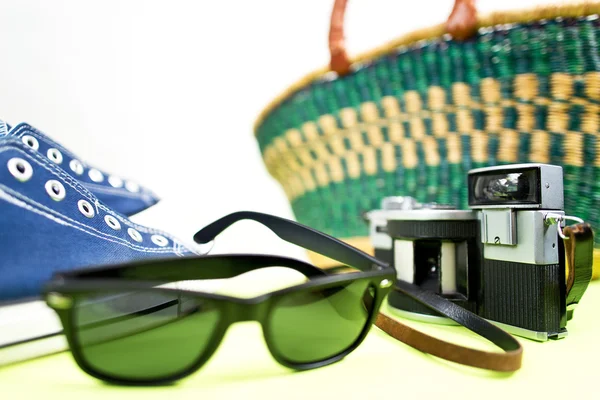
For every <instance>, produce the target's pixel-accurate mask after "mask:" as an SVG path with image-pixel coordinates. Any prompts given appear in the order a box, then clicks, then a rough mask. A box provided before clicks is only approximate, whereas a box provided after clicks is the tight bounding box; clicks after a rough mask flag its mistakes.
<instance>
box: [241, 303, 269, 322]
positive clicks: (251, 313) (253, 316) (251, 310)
mask: <svg viewBox="0 0 600 400" xmlns="http://www.w3.org/2000/svg"><path fill="white" fill-rule="evenodd" d="M268 310H269V302H268V301H261V302H258V303H240V304H238V305H237V307H235V312H234V314H235V315H234V316H233V318H234V319H235V322H245V321H262V320H264V319H265V317H266V315H267V313H268Z"/></svg>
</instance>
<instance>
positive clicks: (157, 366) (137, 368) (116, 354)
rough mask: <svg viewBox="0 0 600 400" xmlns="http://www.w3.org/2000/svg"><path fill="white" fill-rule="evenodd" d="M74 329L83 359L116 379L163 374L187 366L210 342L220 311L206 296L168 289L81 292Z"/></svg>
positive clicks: (76, 307) (165, 376) (190, 364)
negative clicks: (171, 291)
mask: <svg viewBox="0 0 600 400" xmlns="http://www.w3.org/2000/svg"><path fill="white" fill-rule="evenodd" d="M74 312H75V316H74V317H75V319H74V323H73V324H74V331H75V335H76V340H77V344H78V348H79V354H80V355H81V357H82V358H83V359H84V360H85V362H86V363H87V365H88V366H89V367H90V368H92V369H93V370H95V371H97V372H99V373H102V374H104V375H108V376H111V377H113V378H119V379H129V380H148V379H161V378H162V379H165V378H168V377H170V376H172V375H175V374H178V373H180V372H183V371H185V370H186V369H188V368H190V367H191V366H192V365H193V364H194V362H195V361H197V360H198V358H199V357H201V355H202V354H203V353H204V351H205V350H206V348H207V346H208V344H209V343H210V341H211V339H212V336H213V333H214V332H215V328H216V326H217V322H218V320H219V312H218V309H217V308H216V307H215V305H214V303H213V302H211V301H207V300H204V299H198V298H193V297H185V296H179V295H177V294H170V293H167V292H159V291H154V292H151V291H148V292H129V293H103V294H94V295H91V296H87V297H85V298H79V299H78V300H77V302H76V305H75V310H74Z"/></svg>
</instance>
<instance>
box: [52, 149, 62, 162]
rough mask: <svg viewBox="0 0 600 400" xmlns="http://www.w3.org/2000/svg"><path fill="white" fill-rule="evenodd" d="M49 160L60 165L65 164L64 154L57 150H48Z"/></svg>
mask: <svg viewBox="0 0 600 400" xmlns="http://www.w3.org/2000/svg"><path fill="white" fill-rule="evenodd" d="M48 158H49V159H50V161H52V162H54V163H55V164H60V163H62V162H63V156H62V153H61V152H60V151H58V150H56V149H48Z"/></svg>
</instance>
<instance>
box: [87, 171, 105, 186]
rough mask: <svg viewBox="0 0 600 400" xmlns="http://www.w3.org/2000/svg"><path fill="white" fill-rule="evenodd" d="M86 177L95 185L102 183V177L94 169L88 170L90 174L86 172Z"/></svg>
mask: <svg viewBox="0 0 600 400" xmlns="http://www.w3.org/2000/svg"><path fill="white" fill-rule="evenodd" d="M88 175H89V177H90V179H91V180H92V181H94V182H96V183H100V182H102V181H104V175H103V174H102V172H100V171H98V170H97V169H95V168H92V169H90V172H88Z"/></svg>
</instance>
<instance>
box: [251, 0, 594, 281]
mask: <svg viewBox="0 0 600 400" xmlns="http://www.w3.org/2000/svg"><path fill="white" fill-rule="evenodd" d="M344 6H345V1H341V0H336V5H335V8H334V12H333V14H332V29H331V31H330V49H331V51H332V62H331V63H330V66H329V67H327V68H323V69H321V70H319V71H315V72H313V73H311V74H310V75H308V76H307V77H305V78H304V79H302V80H301V81H299V82H297V83H296V84H294V85H293V86H292V87H291V88H289V89H288V90H286V91H285V92H284V93H283V94H282V95H281V96H280V97H278V98H277V99H275V100H274V101H273V102H272V103H271V104H270V105H269V106H268V107H267V108H266V109H265V110H264V111H263V112H262V114H261V115H260V116H259V118H258V120H257V122H256V125H255V133H256V138H257V141H258V143H259V146H260V149H261V153H262V156H263V160H264V162H265V165H266V167H267V169H268V171H269V172H270V173H271V175H272V176H273V177H274V178H275V179H277V180H278V181H279V182H280V184H281V185H282V186H283V189H284V190H285V193H286V195H287V197H288V198H289V201H290V202H291V205H292V208H293V211H294V214H295V216H296V218H297V220H298V221H299V222H301V223H304V224H306V225H309V226H312V227H314V228H316V229H318V230H321V231H324V232H327V233H329V234H331V235H334V236H336V237H339V238H341V239H343V240H345V241H347V242H349V243H351V244H354V245H356V246H357V247H360V248H362V249H363V250H367V251H371V249H370V246H369V240H368V237H367V235H368V226H367V224H366V223H365V221H364V220H363V218H362V215H363V213H364V212H366V211H368V210H372V209H375V208H379V206H380V201H381V198H382V197H384V196H389V195H409V196H414V197H416V198H417V199H418V200H420V201H422V202H439V203H450V204H454V205H455V206H457V207H460V208H467V186H466V174H467V171H468V170H470V169H472V168H478V167H484V166H489V165H499V164H508V163H517V162H543V163H551V164H556V165H560V166H562V167H563V169H564V178H565V181H564V185H565V211H566V212H567V213H568V214H569V215H575V216H578V217H581V218H583V219H585V220H586V221H589V222H590V223H592V226H593V227H594V228H596V229H597V227H600V142H599V140H598V136H599V132H600V115H599V112H600V49H599V48H598V47H599V45H600V19H598V16H597V15H596V14H597V13H600V2H587V3H581V4H569V5H558V6H552V7H543V8H536V9H532V10H525V11H518V12H503V13H495V14H491V15H488V16H485V17H481V16H476V14H475V9H474V6H473V0H457V1H456V3H455V7H454V11H453V14H452V15H451V17H450V18H449V20H448V22H447V23H446V24H440V25H438V26H434V27H432V28H430V29H425V30H421V31H417V32H413V33H411V34H409V35H407V36H404V37H401V38H399V39H397V40H395V41H393V42H391V43H389V44H387V45H385V46H383V47H380V48H378V49H375V50H374V51H371V52H369V53H368V54H363V55H361V56H359V57H356V58H354V59H352V60H348V59H347V57H346V56H345V52H344V51H343V40H342V39H343V31H342V29H341V22H340V21H343V11H344ZM457 26H458V27H459V28H460V32H459V31H457V30H456V29H454V28H456V27H457ZM451 28H452V29H451ZM453 29H454V31H453ZM449 31H450V32H453V35H449V34H448V32H449ZM463 37H465V39H464V40H459V38H460V39H463ZM599 239H600V235H597V236H596V240H597V241H596V250H595V254H594V256H595V267H598V264H599V263H598V261H600V240H599ZM315 261H316V262H317V263H319V264H321V265H325V264H326V262H325V261H324V260H318V259H315ZM599 273H600V271H599V269H598V268H595V277H597V276H598V275H599Z"/></svg>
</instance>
